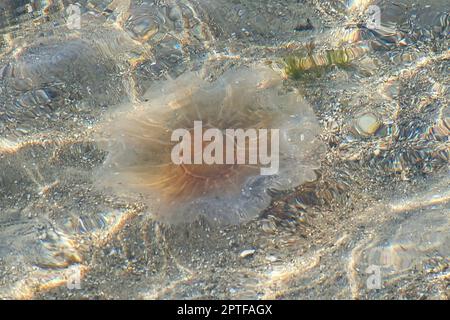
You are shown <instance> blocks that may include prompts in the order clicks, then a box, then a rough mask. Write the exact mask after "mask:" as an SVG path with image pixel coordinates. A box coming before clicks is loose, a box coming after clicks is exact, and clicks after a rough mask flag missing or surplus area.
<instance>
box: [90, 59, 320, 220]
mask: <svg viewBox="0 0 450 320" xmlns="http://www.w3.org/2000/svg"><path fill="white" fill-rule="evenodd" d="M145 98H146V99H145V102H143V103H141V104H137V105H136V104H135V105H131V104H127V105H123V106H121V107H119V108H117V109H116V110H115V111H113V112H112V114H111V115H109V116H108V117H107V119H106V120H105V121H104V122H103V123H102V124H101V125H100V129H99V132H100V136H99V139H100V140H99V141H100V145H101V146H102V147H103V148H104V149H105V150H106V151H107V152H108V155H107V158H106V160H105V163H104V164H103V166H102V167H101V168H100V170H99V172H98V175H97V176H96V181H97V182H98V184H99V185H101V186H103V187H107V188H108V189H111V190H112V191H113V192H114V193H115V194H117V195H120V196H140V197H141V199H143V200H144V201H145V202H146V204H147V205H148V207H149V211H150V212H151V213H152V215H153V216H154V217H155V219H157V220H160V221H164V222H168V223H180V222H190V221H192V220H194V219H196V218H197V217H199V216H204V217H206V218H207V219H208V220H211V221H218V222H222V223H239V222H242V221H246V220H248V219H251V218H252V217H255V216H257V215H258V214H259V213H260V212H261V211H262V210H263V209H265V208H266V207H267V206H268V205H269V204H270V201H271V197H270V195H269V193H268V191H269V190H270V189H277V190H287V189H291V188H293V187H296V186H298V185H300V184H301V183H303V182H305V181H310V180H313V179H314V178H315V175H314V171H313V170H314V169H316V168H317V167H318V166H319V161H318V156H319V155H320V150H321V146H322V145H321V144H320V142H319V141H318V140H317V138H316V136H317V134H318V132H319V126H318V123H317V121H316V118H315V116H314V113H313V111H312V109H311V108H310V106H309V105H308V104H307V103H306V102H305V101H304V100H303V99H302V98H301V97H300V96H299V95H298V94H297V93H295V92H289V93H286V92H281V80H280V77H279V75H278V74H277V73H276V72H274V71H272V70H271V69H269V68H253V69H251V68H238V69H234V70H229V71H227V72H225V73H224V74H223V75H222V76H221V77H219V78H218V79H217V80H215V81H213V82H208V81H206V80H203V79H202V78H201V77H200V76H199V75H197V74H196V73H185V74H184V75H182V76H180V77H178V78H177V79H175V80H168V81H164V82H161V83H159V84H157V85H155V86H154V87H152V88H151V89H150V90H149V91H148V92H147V94H146V96H145ZM195 121H201V122H202V127H203V130H205V129H207V128H214V129H218V132H220V133H223V136H224V140H226V137H225V135H226V134H225V132H227V129H234V130H236V129H243V130H245V131H246V130H248V129H255V130H259V129H267V130H269V131H270V130H272V131H270V132H273V129H275V130H278V131H277V132H278V134H279V138H278V139H277V140H276V141H277V143H278V146H277V147H278V148H277V149H278V151H279V152H278V155H277V156H278V161H279V163H278V168H277V169H278V170H277V172H276V173H275V174H271V175H267V174H261V171H262V170H261V168H262V167H267V166H264V165H263V164H262V162H260V161H259V160H258V161H257V163H256V164H249V162H248V161H245V163H242V162H241V163H240V164H238V162H236V163H234V164H230V163H228V162H226V163H224V164H220V163H213V164H206V163H205V162H203V163H201V164H186V163H184V164H183V163H181V164H177V163H174V161H173V158H172V157H171V154H172V151H173V150H174V147H175V146H176V145H178V144H179V141H172V139H171V138H172V134H173V132H174V131H175V130H177V129H184V130H186V131H187V132H193V131H194V122H195ZM202 132H205V131H202ZM259 132H261V131H259ZM271 137H272V135H270V138H269V139H268V141H272V140H271ZM216 138H217V137H216ZM258 138H259V137H258ZM252 139H253V140H254V139H255V137H252V136H249V137H247V139H246V140H245V143H244V146H246V147H248V148H247V149H248V150H246V152H247V153H246V159H247V160H249V157H250V152H252V151H254V150H252V146H253V149H254V146H255V145H256V146H257V147H256V148H259V147H261V145H262V144H261V143H260V141H261V140H258V143H257V144H252V143H251V141H252ZM209 141H213V139H211V140H209ZM274 141H275V140H274ZM202 143H203V144H204V147H205V148H204V149H203V152H204V150H205V149H206V147H207V145H208V143H207V142H205V141H203V142H202ZM210 143H211V142H210ZM241 146H242V145H241ZM238 147H239V146H238V144H235V150H234V151H236V153H235V154H237V148H238ZM268 148H269V149H270V150H269V151H270V152H268V153H267V154H270V155H271V156H273V157H275V154H272V151H274V152H273V153H275V151H276V148H274V147H273V145H269V146H268ZM195 152H197V151H195V150H194V149H193V152H192V153H193V155H192V157H194V156H195V155H194V153H195ZM224 157H226V156H225V155H224Z"/></svg>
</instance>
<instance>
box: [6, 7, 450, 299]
mask: <svg viewBox="0 0 450 320" xmlns="http://www.w3.org/2000/svg"><path fill="white" fill-rule="evenodd" d="M73 2H75V1H65V0H63V1H31V2H30V1H16V0H14V1H13V0H0V298H25V299H29V298H60V299H61V298H143V299H170V298H182V299H192V298H225V299H237V298H241V299H242V298H250V299H265V298H280V299H312V298H315V299H322V298H332V299H333V298H334V299H343V298H361V299H379V298H382V299H388V298H411V299H419V298H421V299H424V298H425V299H448V298H449V296H450V288H449V283H450V281H449V272H450V252H449V248H450V222H449V218H450V202H449V200H450V187H449V186H450V176H449V159H450V151H449V150H450V149H449V138H448V137H449V132H450V110H449V107H448V100H449V37H448V32H449V14H448V3H447V2H446V1H444V0H432V1H428V2H427V5H426V6H424V5H422V4H421V3H420V2H419V1H409V0H398V1H383V0H382V1H372V2H371V1H369V0H358V1H357V0H355V1H352V2H350V3H347V2H346V1H314V0H311V1H298V0H278V1H265V0H264V1H259V0H258V1H256V0H255V1H253V0H247V1H245V0H243V1H239V0H237V1H226V0H167V1H156V0H155V1H150V0H149V1H135V0H111V1H105V0H97V1H87V0H84V1H76V3H78V4H77V5H71V4H72V3H73ZM370 5H375V6H376V7H372V10H377V8H378V9H379V13H380V19H379V21H378V22H379V24H377V23H375V25H373V24H370V23H368V21H369V18H368V14H367V12H368V11H367V9H368V8H369V6H370ZM373 8H375V9H373ZM287 57H295V59H296V60H295V61H297V62H298V61H300V62H301V63H300V67H299V70H298V72H299V74H298V76H296V77H295V79H293V77H290V75H291V74H290V73H289V72H286V70H287V69H285V65H284V61H286V60H285V59H286V58H287ZM261 65H264V66H269V67H271V68H272V69H273V70H275V71H276V72H278V73H279V75H280V77H283V79H284V80H283V88H284V90H286V91H292V90H294V89H295V90H298V92H299V94H300V95H301V96H302V97H303V98H304V99H305V101H306V102H307V103H308V104H310V105H311V107H312V109H313V111H314V113H315V115H316V117H317V119H318V122H319V124H320V131H321V134H320V140H321V141H322V143H323V145H324V150H323V151H322V152H321V157H320V168H319V169H317V170H316V176H315V177H314V178H315V179H310V180H313V181H310V182H306V183H304V184H303V185H301V186H299V187H297V188H295V189H293V190H290V191H288V192H283V193H274V194H273V197H272V203H271V205H270V206H269V207H268V208H267V209H266V210H264V211H263V212H262V213H261V214H260V216H259V217H257V218H256V219H253V220H251V221H249V222H245V223H241V224H238V225H225V226H224V225H215V224H214V223H210V222H208V221H207V220H200V221H197V222H194V223H190V224H189V225H172V226H168V225H166V224H164V223H160V222H156V221H154V220H153V218H152V216H151V214H150V213H149V209H148V207H147V206H146V204H145V201H139V199H138V200H136V199H132V200H130V199H129V198H127V197H121V196H120V195H116V194H111V193H108V192H105V191H104V190H101V189H98V188H96V187H95V181H93V180H94V179H95V178H94V177H95V175H94V173H95V172H96V170H97V169H98V168H99V167H101V165H102V163H103V162H104V160H105V157H106V156H107V155H106V154H105V151H104V150H103V149H101V148H99V147H98V145H97V143H96V140H95V139H96V130H98V128H99V123H101V122H102V119H103V118H104V116H105V115H106V114H108V113H109V112H111V111H112V110H114V108H115V107H116V106H118V105H123V104H139V103H142V102H143V101H145V95H144V94H145V92H147V91H148V90H152V88H154V87H155V86H158V85H159V84H160V83H161V82H162V81H164V80H166V79H175V78H177V77H178V76H180V75H182V74H185V73H187V72H189V71H199V73H200V74H201V75H202V76H203V77H204V78H205V79H210V80H213V79H217V78H219V77H220V75H222V74H223V73H224V72H225V71H226V70H230V69H232V68H238V67H242V66H249V67H253V66H261Z"/></svg>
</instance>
